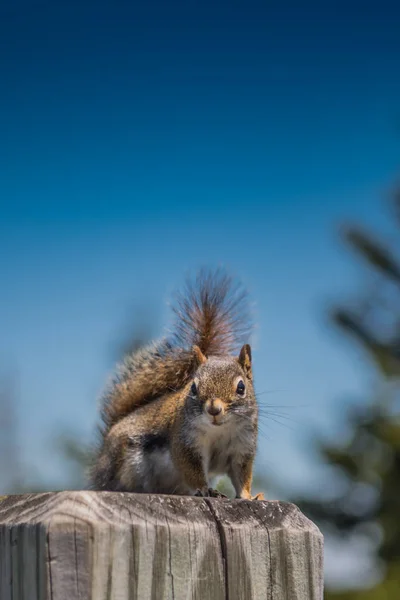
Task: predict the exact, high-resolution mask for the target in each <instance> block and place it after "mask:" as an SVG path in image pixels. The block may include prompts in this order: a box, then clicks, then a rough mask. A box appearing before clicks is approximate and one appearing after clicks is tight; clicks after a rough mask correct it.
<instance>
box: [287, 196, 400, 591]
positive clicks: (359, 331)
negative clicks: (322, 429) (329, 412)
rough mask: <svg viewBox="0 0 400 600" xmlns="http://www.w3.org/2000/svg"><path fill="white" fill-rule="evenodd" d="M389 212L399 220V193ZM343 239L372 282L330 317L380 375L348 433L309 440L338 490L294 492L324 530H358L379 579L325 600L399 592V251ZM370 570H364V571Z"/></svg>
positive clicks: (349, 415) (351, 236) (352, 229)
mask: <svg viewBox="0 0 400 600" xmlns="http://www.w3.org/2000/svg"><path fill="white" fill-rule="evenodd" d="M394 209H395V210H394V213H393V219H394V221H395V223H396V226H397V227H398V226H400V219H399V215H400V197H398V198H396V199H395V202H394ZM343 238H344V240H345V242H346V243H347V244H348V245H349V247H350V248H351V249H352V250H354V251H355V252H356V254H357V255H358V257H359V258H361V260H362V261H363V262H364V265H366V266H367V267H368V269H367V271H368V276H369V278H370V283H372V285H368V286H367V287H366V288H365V289H362V290H361V294H360V296H359V298H358V299H356V301H354V302H352V303H351V306H348V307H338V308H335V309H334V310H333V311H332V313H331V318H332V320H333V322H334V323H335V325H336V326H337V327H338V328H339V329H340V330H341V331H342V332H343V333H345V334H348V335H349V336H350V337H351V338H352V339H353V340H354V341H356V343H357V344H358V347H359V349H361V350H362V351H363V352H364V353H365V355H366V357H367V359H368V361H369V366H370V369H371V375H375V376H376V379H377V381H378V385H377V390H378V391H377V392H376V394H372V397H371V398H367V399H366V401H365V402H363V403H362V404H361V405H357V406H354V405H353V406H352V407H350V408H349V409H348V410H347V411H346V413H345V417H344V423H343V424H344V426H345V427H344V429H345V431H349V432H350V433H349V435H348V436H347V439H346V441H345V442H344V443H340V444H338V445H336V444H331V443H327V442H326V441H324V440H321V439H317V440H314V442H315V444H316V447H317V450H318V453H319V456H320V457H321V458H322V459H323V461H324V462H325V463H327V464H328V465H329V466H330V467H333V468H334V470H335V471H336V472H337V473H338V474H340V485H338V486H337V487H336V492H337V493H336V495H334V497H330V498H328V499H321V497H312V498H310V497H307V498H301V499H295V501H296V502H297V503H298V504H299V505H300V506H301V508H302V510H304V512H305V513H306V514H307V515H308V516H310V518H312V519H313V520H315V521H316V522H317V523H318V524H319V525H320V526H321V528H322V530H323V532H324V533H326V534H327V535H336V536H339V537H341V538H342V539H343V540H346V539H347V540H348V539H349V538H350V537H351V536H354V535H355V536H362V537H363V538H364V539H365V540H366V541H367V542H369V544H370V545H371V547H372V548H373V549H374V559H375V561H376V564H377V565H378V566H379V567H380V569H381V572H382V574H383V576H382V581H380V582H379V583H377V584H376V585H374V586H373V587H372V588H371V589H367V590H349V591H347V592H344V591H342V592H338V591H336V592H335V591H334V590H327V591H326V598H327V599H331V600H333V599H338V600H339V599H342V600H396V599H398V598H400V411H399V408H400V405H399V393H400V387H399V376H400V256H398V255H397V253H396V249H395V247H392V246H390V244H389V243H387V242H385V240H378V239H377V238H376V237H375V236H374V235H372V234H370V233H367V232H366V231H364V230H363V229H361V228H360V227H357V226H349V227H346V228H344V229H343ZM366 575H367V574H366Z"/></svg>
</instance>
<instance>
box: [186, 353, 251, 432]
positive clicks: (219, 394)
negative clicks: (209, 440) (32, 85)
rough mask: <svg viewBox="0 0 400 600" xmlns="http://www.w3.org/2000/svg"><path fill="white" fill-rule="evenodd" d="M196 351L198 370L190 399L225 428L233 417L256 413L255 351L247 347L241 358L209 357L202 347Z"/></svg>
mask: <svg viewBox="0 0 400 600" xmlns="http://www.w3.org/2000/svg"><path fill="white" fill-rule="evenodd" d="M193 352H194V354H195V358H196V362H197V365H198V367H197V370H196V372H195V375H194V378H193V380H192V382H191V385H190V391H189V399H190V401H195V403H196V406H197V407H200V408H201V410H202V412H203V414H205V415H206V416H207V418H208V419H209V421H210V423H211V424H213V425H222V424H223V423H225V422H227V421H228V420H229V419H230V418H231V417H232V416H233V415H237V416H243V417H246V416H249V415H250V414H252V413H254V412H255V411H256V401H255V395H254V388H253V376H252V369H251V349H250V346H249V345H248V344H245V345H244V346H243V347H242V349H241V351H240V354H239V356H238V357H231V356H222V357H220V356H210V357H209V358H206V357H205V356H204V354H203V353H202V352H201V350H200V348H199V347H198V346H194V348H193Z"/></svg>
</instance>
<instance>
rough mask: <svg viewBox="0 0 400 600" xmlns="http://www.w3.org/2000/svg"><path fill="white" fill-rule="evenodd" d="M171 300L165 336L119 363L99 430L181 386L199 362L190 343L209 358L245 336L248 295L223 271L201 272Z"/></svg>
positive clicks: (233, 346)
mask: <svg viewBox="0 0 400 600" xmlns="http://www.w3.org/2000/svg"><path fill="white" fill-rule="evenodd" d="M175 299H176V302H175V304H174V305H173V306H172V310H173V312H174V314H175V324H174V329H173V333H172V335H171V338H170V340H163V341H161V342H158V343H154V344H151V345H149V346H147V347H145V348H143V349H141V350H138V351H136V352H134V353H133V354H130V355H128V356H127V357H126V358H125V361H124V362H123V364H122V365H121V366H120V367H119V369H118V372H117V376H116V378H115V379H114V380H113V381H112V383H111V385H110V386H109V389H108V391H107V393H106V395H105V398H104V403H103V411H102V417H103V421H104V425H105V430H104V431H103V435H104V433H105V432H107V431H108V430H109V429H110V428H111V427H112V425H114V424H115V423H116V422H117V421H119V420H120V419H121V418H123V417H124V416H126V415H127V414H129V413H130V412H132V411H133V410H134V409H136V408H138V407H140V406H143V405H144V404H147V403H148V402H151V401H152V400H154V399H155V398H157V397H159V396H161V395H163V394H165V393H168V392H170V391H176V390H179V389H180V388H181V387H183V386H184V385H185V384H186V383H187V382H188V381H189V379H190V378H191V377H192V375H193V373H194V371H195V370H196V368H197V366H198V362H197V360H198V359H197V357H196V354H195V353H194V352H193V350H192V347H193V346H194V345H197V346H198V347H199V348H200V350H201V351H202V353H203V354H204V355H205V356H207V357H209V356H211V355H223V354H230V353H233V352H235V351H237V350H238V349H239V346H241V345H242V343H244V342H246V341H248V338H249V336H250V333H251V329H252V327H251V319H250V312H249V306H248V299H247V294H246V292H245V291H244V290H243V288H242V287H241V285H240V284H238V283H235V282H233V281H232V279H231V278H230V277H229V276H228V275H227V274H226V273H224V272H223V271H222V270H220V269H219V270H216V271H206V270H202V271H200V272H199V274H198V275H197V277H196V278H195V279H194V280H187V282H186V286H185V288H184V290H183V292H181V293H179V294H177V296H176V298H175Z"/></svg>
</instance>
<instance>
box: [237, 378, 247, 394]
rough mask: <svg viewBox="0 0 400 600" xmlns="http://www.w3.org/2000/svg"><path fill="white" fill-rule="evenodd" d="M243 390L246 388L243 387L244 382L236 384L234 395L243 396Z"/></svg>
mask: <svg viewBox="0 0 400 600" xmlns="http://www.w3.org/2000/svg"><path fill="white" fill-rule="evenodd" d="M245 389H246V387H245V385H244V382H243V381H242V380H240V381H239V382H238V384H237V388H236V393H237V394H239V396H243V394H244V391H245Z"/></svg>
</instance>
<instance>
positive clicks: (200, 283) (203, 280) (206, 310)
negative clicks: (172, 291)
mask: <svg viewBox="0 0 400 600" xmlns="http://www.w3.org/2000/svg"><path fill="white" fill-rule="evenodd" d="M172 310H173V312H174V313H175V316H176V322H175V331H174V334H173V340H174V344H175V345H176V346H178V347H181V348H182V347H183V348H185V347H186V348H190V347H192V346H193V345H196V346H198V347H199V348H200V350H201V351H202V353H203V354H204V355H205V356H211V355H220V354H229V353H233V352H235V351H239V349H240V346H241V345H242V344H243V343H244V342H248V338H249V335H250V333H251V329H252V327H251V318H250V311H249V305H248V297H247V292H246V291H245V290H244V289H243V287H242V286H241V284H240V283H238V282H234V281H233V280H232V278H231V277H230V276H229V275H227V274H226V273H225V272H224V271H222V270H221V269H218V270H216V271H209V270H202V271H200V272H199V273H198V275H197V277H196V278H195V279H194V280H190V279H189V280H187V282H186V286H185V288H184V290H183V292H181V293H180V294H177V296H176V304H175V305H174V306H173V307H172Z"/></svg>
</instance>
